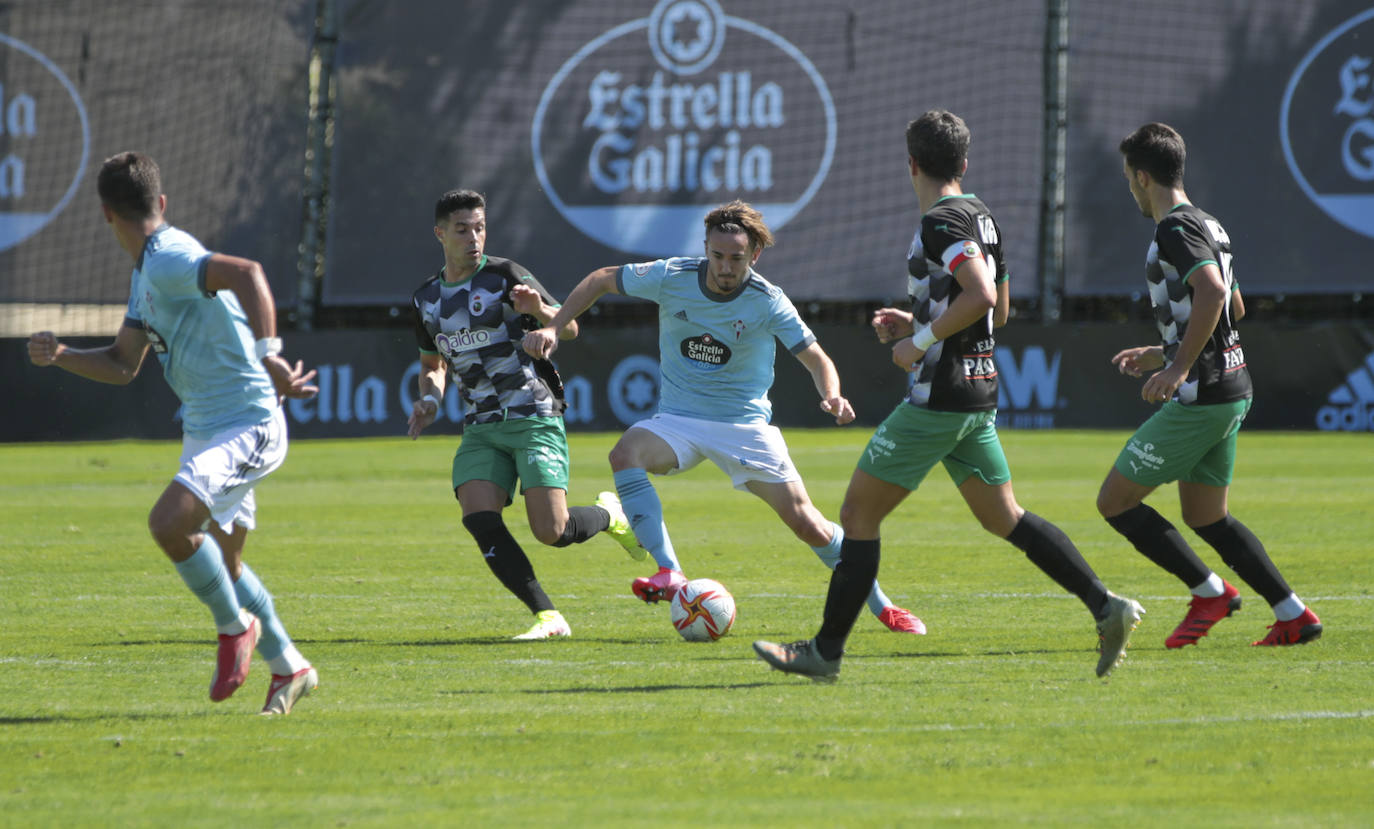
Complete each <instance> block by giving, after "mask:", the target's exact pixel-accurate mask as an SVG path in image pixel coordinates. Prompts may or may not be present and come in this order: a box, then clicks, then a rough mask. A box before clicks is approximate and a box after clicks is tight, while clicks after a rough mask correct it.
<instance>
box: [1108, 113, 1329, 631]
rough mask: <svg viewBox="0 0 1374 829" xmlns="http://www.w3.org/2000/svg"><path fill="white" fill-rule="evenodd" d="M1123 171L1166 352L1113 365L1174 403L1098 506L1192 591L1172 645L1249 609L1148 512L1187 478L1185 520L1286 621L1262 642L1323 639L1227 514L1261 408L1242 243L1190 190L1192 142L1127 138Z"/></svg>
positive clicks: (1149, 135) (1162, 135)
mask: <svg viewBox="0 0 1374 829" xmlns="http://www.w3.org/2000/svg"><path fill="white" fill-rule="evenodd" d="M1120 150H1121V155H1122V170H1123V172H1124V173H1125V175H1126V182H1127V185H1128V186H1129V187H1130V190H1131V196H1132V197H1134V198H1135V202H1136V205H1137V206H1138V207H1139V208H1140V211H1141V213H1143V214H1145V215H1146V216H1148V217H1149V218H1151V219H1153V220H1154V222H1155V234H1154V239H1153V240H1152V241H1151V243H1150V248H1149V252H1148V254H1147V256H1146V262H1145V279H1146V282H1147V283H1148V285H1149V288H1150V303H1151V304H1152V305H1153V306H1154V309H1155V323H1156V325H1157V326H1158V328H1159V336H1160V339H1161V340H1162V345H1147V346H1137V347H1135V348H1128V349H1125V350H1123V351H1120V352H1118V353H1117V354H1116V355H1115V356H1113V357H1112V364H1113V365H1115V366H1116V367H1117V369H1118V370H1119V371H1121V373H1123V374H1128V375H1130V376H1132V377H1140V376H1142V375H1146V374H1148V375H1149V376H1148V377H1147V378H1146V380H1145V384H1144V385H1143V386H1142V387H1141V391H1140V396H1141V397H1142V398H1143V399H1144V400H1145V401H1146V402H1149V403H1163V404H1164V405H1163V406H1162V407H1161V408H1160V410H1159V411H1158V412H1156V413H1155V414H1154V415H1152V416H1151V417H1150V418H1149V419H1148V420H1146V421H1145V423H1144V424H1143V425H1142V426H1141V427H1140V428H1139V429H1137V430H1136V433H1135V434H1134V435H1132V436H1131V438H1130V440H1128V441H1127V442H1126V447H1125V448H1124V449H1123V450H1122V451H1121V454H1120V455H1119V456H1118V457H1117V459H1116V464H1115V466H1114V467H1113V468H1112V470H1111V471H1110V472H1108V473H1107V480H1105V481H1104V482H1103V483H1102V489H1101V490H1100V491H1099V492H1098V495H1097V509H1098V511H1099V512H1101V513H1102V517H1103V518H1106V519H1107V523H1108V524H1111V525H1112V527H1113V528H1114V529H1115V530H1116V531H1117V532H1119V533H1121V534H1122V535H1123V536H1125V537H1126V539H1127V540H1128V541H1130V542H1131V544H1133V545H1134V546H1135V548H1136V549H1137V550H1139V551H1140V552H1141V553H1143V554H1144V555H1145V556H1146V557H1147V558H1149V559H1150V560H1151V561H1153V562H1154V563H1155V564H1158V565H1159V566H1160V567H1163V568H1164V569H1165V570H1167V571H1169V572H1170V573H1172V574H1173V575H1174V576H1176V577H1177V578H1178V579H1179V580H1180V581H1182V582H1183V583H1184V584H1185V585H1187V586H1188V588H1189V590H1191V591H1192V594H1193V598H1192V601H1191V602H1190V603H1189V605H1188V612H1187V614H1186V615H1185V616H1184V618H1183V621H1182V622H1181V623H1180V624H1179V626H1178V627H1177V628H1176V629H1175V630H1174V632H1173V633H1172V634H1170V635H1169V638H1167V639H1165V640H1164V644H1165V646H1166V647H1169V648H1181V647H1183V646H1184V645H1192V644H1195V643H1196V642H1197V640H1198V639H1201V638H1202V637H1203V636H1206V635H1207V632H1208V631H1209V630H1211V628H1212V626H1213V625H1215V624H1216V623H1217V622H1219V621H1221V620H1222V619H1224V618H1226V617H1227V616H1230V615H1231V614H1232V613H1233V612H1235V611H1236V610H1238V609H1239V608H1240V602H1241V599H1240V592H1239V591H1238V590H1236V588H1234V587H1232V586H1231V585H1230V584H1228V583H1227V582H1225V581H1224V580H1222V578H1221V577H1220V576H1218V575H1217V574H1216V573H1214V572H1213V571H1212V570H1211V568H1209V567H1208V566H1207V565H1206V564H1203V563H1202V561H1201V559H1199V558H1198V557H1197V554H1196V553H1194V552H1193V550H1192V548H1190V547H1189V546H1188V543H1187V542H1186V541H1184V540H1183V536H1182V535H1180V534H1179V532H1178V530H1177V529H1175V528H1174V526H1173V525H1172V524H1170V523H1169V522H1168V521H1167V520H1165V519H1164V517H1163V516H1161V515H1160V514H1159V513H1157V512H1155V511H1154V510H1153V509H1152V508H1150V507H1149V506H1147V505H1146V504H1145V503H1144V500H1145V498H1146V497H1147V496H1148V495H1149V494H1150V493H1151V492H1153V491H1154V490H1155V488H1156V487H1158V486H1160V485H1161V484H1166V483H1169V482H1170V481H1178V499H1179V504H1180V506H1181V507H1182V512H1183V521H1184V523H1186V524H1187V525H1188V526H1189V527H1191V528H1192V529H1193V532H1195V533H1197V534H1198V535H1199V536H1201V537H1202V540H1203V541H1206V542H1207V543H1208V544H1210V545H1211V546H1212V547H1213V548H1215V549H1216V551H1217V552H1218V553H1219V554H1220V555H1221V560H1222V561H1224V562H1226V564H1227V565H1228V566H1229V567H1230V568H1231V569H1232V570H1234V571H1235V572H1236V574H1237V575H1238V576H1240V577H1241V579H1242V580H1244V581H1245V583H1246V584H1248V585H1250V587H1252V588H1253V589H1254V590H1255V592H1256V593H1259V594H1260V595H1261V596H1263V597H1264V600H1265V601H1267V602H1268V603H1269V605H1270V607H1272V608H1273V611H1274V617H1275V622H1274V624H1272V625H1270V626H1269V633H1268V634H1267V635H1266V636H1264V637H1263V638H1262V639H1260V640H1258V641H1256V642H1253V643H1252V644H1255V645H1300V644H1303V643H1305V642H1310V641H1312V640H1313V639H1316V638H1317V637H1319V636H1321V634H1322V625H1321V621H1320V620H1319V619H1318V618H1317V615H1316V614H1315V613H1313V612H1312V610H1311V608H1308V607H1307V606H1306V605H1304V604H1303V603H1302V601H1301V600H1300V599H1299V598H1298V597H1297V595H1296V594H1295V593H1293V591H1292V590H1291V589H1290V588H1289V586H1288V583H1287V582H1286V581H1284V578H1283V576H1282V575H1281V574H1280V573H1279V570H1278V567H1276V566H1275V565H1274V562H1273V561H1271V560H1270V558H1269V555H1268V554H1267V553H1266V552H1265V551H1264V545H1263V544H1261V543H1260V541H1259V539H1258V538H1256V537H1255V535H1254V533H1252V532H1250V530H1249V529H1247V528H1246V526H1245V525H1244V524H1242V523H1240V522H1239V521H1237V520H1236V519H1235V518H1234V517H1233V516H1232V515H1231V514H1230V511H1229V508H1228V506H1227V494H1228V491H1229V489H1230V484H1231V474H1232V469H1233V468H1234V466H1235V457H1236V434H1237V433H1238V432H1239V431H1240V424H1241V421H1243V420H1244V419H1245V415H1246V414H1247V413H1248V412H1249V411H1250V403H1251V385H1250V373H1249V370H1248V369H1247V368H1246V364H1245V354H1244V352H1243V351H1242V350H1241V346H1240V334H1239V332H1237V330H1236V322H1237V321H1239V319H1240V318H1241V316H1242V315H1243V314H1244V305H1243V304H1242V300H1241V295H1240V289H1239V288H1238V287H1237V286H1236V282H1235V277H1234V276H1233V275H1232V272H1231V239H1230V237H1229V236H1228V235H1227V234H1226V231H1225V230H1224V229H1223V228H1222V226H1221V223H1220V222H1218V221H1217V220H1216V219H1215V218H1213V217H1212V216H1210V215H1208V214H1207V213H1205V212H1203V211H1202V210H1200V209H1198V208H1197V207H1196V206H1194V205H1193V204H1192V203H1191V202H1189V200H1188V194H1187V193H1185V192H1184V191H1183V167H1184V160H1185V157H1186V148H1185V147H1184V143H1183V136H1181V135H1179V134H1178V132H1177V131H1176V130H1175V129H1173V128H1172V127H1170V126H1168V125H1166V124H1159V123H1151V124H1146V125H1144V126H1142V127H1140V128H1139V129H1137V130H1136V131H1135V132H1133V133H1131V134H1130V135H1128V136H1126V138H1125V139H1123V140H1122V142H1121V146H1120Z"/></svg>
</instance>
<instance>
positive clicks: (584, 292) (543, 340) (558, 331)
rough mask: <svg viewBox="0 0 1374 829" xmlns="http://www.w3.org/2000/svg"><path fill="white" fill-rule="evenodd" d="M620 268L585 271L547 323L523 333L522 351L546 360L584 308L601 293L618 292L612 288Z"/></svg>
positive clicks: (590, 304)
mask: <svg viewBox="0 0 1374 829" xmlns="http://www.w3.org/2000/svg"><path fill="white" fill-rule="evenodd" d="M619 272H620V268H619V267H617V266H608V267H605V268H598V269H597V270H594V271H592V272H591V273H589V274H587V275H586V277H584V278H583V279H582V281H581V282H579V283H577V287H576V288H573V289H572V293H570V294H568V298H567V299H565V300H563V307H562V308H559V309H558V313H556V314H554V315H553V318H552V319H550V320H549V322H548V324H547V325H545V326H544V327H543V328H538V329H535V330H534V331H531V332H529V333H528V334H526V335H525V339H524V340H523V341H522V342H521V346H522V347H523V348H524V349H525V353H526V354H528V355H530V356H531V357H534V358H535V359H537V360H547V359H548V358H549V356H550V355H552V354H553V351H554V349H555V348H557V347H558V340H559V339H560V338H561V337H562V335H563V329H565V328H566V327H567V326H568V325H569V324H570V323H571V322H572V321H573V320H575V319H577V318H578V316H580V315H581V314H582V312H583V311H585V310H587V309H588V308H590V307H592V306H593V305H595V304H596V301H597V300H598V299H600V298H601V297H603V296H605V295H606V294H615V293H619V291H617V290H616V289H615V278H616V274H618V273H619Z"/></svg>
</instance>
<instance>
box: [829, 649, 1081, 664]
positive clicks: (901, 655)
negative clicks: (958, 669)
mask: <svg viewBox="0 0 1374 829" xmlns="http://www.w3.org/2000/svg"><path fill="white" fill-rule="evenodd" d="M1088 650H1089V649H1088V648H1017V649H1016V650H1010V649H1005V650H991V651H982V652H979V651H892V652H890V653H863V654H854V655H852V656H851V655H848V654H846V655H845V660H846V661H847V660H850V659H855V660H858V659H865V658H867V659H958V658H959V657H965V658H974V657H983V656H996V657H1003V656H1027V655H1033V654H1040V655H1050V654H1066V653H1085V652H1088Z"/></svg>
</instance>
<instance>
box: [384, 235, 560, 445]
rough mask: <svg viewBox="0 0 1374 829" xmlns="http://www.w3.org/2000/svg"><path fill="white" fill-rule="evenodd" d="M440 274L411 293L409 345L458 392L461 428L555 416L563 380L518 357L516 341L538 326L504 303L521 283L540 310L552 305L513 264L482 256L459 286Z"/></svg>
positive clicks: (543, 364) (542, 364) (547, 365)
mask: <svg viewBox="0 0 1374 829" xmlns="http://www.w3.org/2000/svg"><path fill="white" fill-rule="evenodd" d="M444 276H445V272H444V269H443V268H440V269H439V272H438V273H436V274H435V275H434V276H432V277H430V278H429V279H428V280H427V281H426V282H425V283H424V284H423V285H421V286H420V287H419V289H418V290H416V291H415V294H414V296H412V297H411V303H412V304H413V306H414V308H415V341H416V344H417V345H418V346H419V347H420V351H421V352H422V353H424V354H439V355H441V356H442V357H443V358H444V361H445V362H446V363H447V364H448V373H449V376H450V377H452V378H453V380H454V382H455V383H456V384H457V386H458V395H459V397H460V398H461V399H462V401H463V411H464V417H463V420H464V422H466V423H491V422H495V421H499V420H515V419H518V418H524V417H536V416H538V417H547V416H558V415H561V414H562V413H563V409H564V404H563V381H562V380H561V379H560V378H559V376H558V371H557V370H556V369H554V367H553V363H551V362H549V361H548V360H536V359H534V358H533V357H531V356H529V355H528V354H526V353H525V351H524V349H522V348H521V347H520V341H521V340H522V339H523V338H524V336H525V332H526V331H533V330H534V329H536V328H538V327H539V325H540V323H539V321H538V320H536V319H535V318H534V317H532V316H530V315H528V314H521V313H519V312H517V311H516V310H515V307H514V306H513V305H512V304H511V298H510V290H511V288H512V287H514V286H516V285H528V286H529V287H531V288H533V289H534V290H536V291H538V292H539V296H540V297H541V298H542V299H543V300H544V302H545V304H547V305H553V306H555V307H557V305H558V301H557V300H555V299H554V298H553V297H552V296H550V295H549V292H548V291H547V290H545V289H544V286H543V285H541V284H539V281H538V280H537V279H535V278H534V277H533V276H531V275H530V272H529V271H528V270H526V269H525V268H524V267H522V266H521V265H519V264H517V263H515V262H512V261H511V260H509V259H501V258H499V257H496V256H483V257H482V262H481V263H480V264H479V265H478V267H477V272H476V273H474V274H473V275H472V276H470V277H468V278H467V279H465V280H463V281H462V282H446V281H444Z"/></svg>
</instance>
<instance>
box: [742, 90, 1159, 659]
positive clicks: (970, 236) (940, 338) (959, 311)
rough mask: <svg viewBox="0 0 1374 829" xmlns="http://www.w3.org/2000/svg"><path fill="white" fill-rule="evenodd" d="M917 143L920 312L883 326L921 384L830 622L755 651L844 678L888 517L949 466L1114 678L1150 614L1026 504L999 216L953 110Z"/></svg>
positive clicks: (848, 508)
mask: <svg viewBox="0 0 1374 829" xmlns="http://www.w3.org/2000/svg"><path fill="white" fill-rule="evenodd" d="M906 142H907V155H908V166H909V172H910V175H911V183H912V186H913V187H914V188H915V190H916V197H917V200H918V201H919V202H920V206H921V212H922V216H921V226H920V229H919V230H918V231H917V232H916V237H915V238H914V239H913V240H912V243H911V250H910V251H909V252H908V254H907V257H908V259H907V269H908V272H909V274H910V278H909V280H908V284H909V290H910V294H911V305H912V309H913V312H914V313H907V312H905V311H901V310H898V309H896V308H883V309H881V310H879V311H878V312H877V313H876V314H875V315H874V319H873V327H874V328H875V330H876V331H877V333H878V338H879V339H880V340H882V341H883V342H888V341H890V340H893V339H896V340H897V344H896V345H895V346H893V348H892V359H893V362H895V363H896V364H897V365H898V367H900V368H901V369H903V370H904V371H908V372H915V374H916V376H915V378H914V380H915V381H914V383H913V384H912V385H911V390H910V391H909V392H908V393H907V397H906V400H904V401H903V402H902V403H899V404H898V405H897V408H896V409H895V410H893V412H892V414H890V415H888V417H887V419H886V420H885V421H883V423H882V425H880V426H879V427H878V430H877V432H876V433H874V435H873V438H872V439H871V440H870V441H869V442H868V446H867V447H866V448H865V450H864V452H863V454H862V455H861V456H860V458H859V464H858V468H857V469H855V470H854V476H853V478H852V479H851V480H850V482H849V490H848V492H846V493H845V498H844V506H843V507H841V508H840V520H841V522H842V523H843V524H844V533H845V538H844V547H843V549H842V550H841V552H840V565H839V567H837V568H836V569H835V574H834V575H833V576H832V577H831V579H830V590H829V594H828V595H827V597H826V602H825V613H824V621H823V622H822V623H821V628H820V631H819V632H818V633H817V634H816V636H815V638H814V639H804V640H802V641H800V642H794V643H792V644H788V645H778V644H774V643H772V642H755V643H754V650H755V651H756V652H757V653H758V655H759V656H760V657H761V658H762V659H763V660H764V661H766V662H768V663H769V664H770V665H772V666H773V667H774V668H777V669H779V670H783V671H788V672H791V673H798V674H804V675H807V676H811V677H813V678H816V679H824V680H831V679H834V678H835V677H836V676H837V675H838V674H839V672H840V657H841V654H843V652H844V643H845V640H846V639H847V638H848V637H849V632H850V629H851V628H852V627H853V624H854V618H855V616H857V615H858V612H859V605H860V603H861V602H862V600H863V590H864V586H865V585H867V584H868V583H869V582H871V581H872V580H873V579H874V577H875V576H876V575H877V573H878V560H879V528H880V526H881V524H882V521H883V519H884V518H886V517H887V516H888V515H889V514H890V513H891V512H892V511H893V510H894V509H896V508H897V505H898V504H900V503H901V502H902V501H903V500H905V498H906V497H907V495H909V494H911V493H912V492H913V491H914V490H915V489H916V488H917V487H919V486H920V485H921V481H922V480H924V479H925V476H926V474H927V473H928V472H929V471H930V470H931V469H932V468H933V467H934V466H935V464H937V463H941V464H943V465H944V467H945V471H946V472H947V473H949V476H950V478H951V480H953V481H954V484H955V486H957V487H958V489H959V494H960V495H962V496H963V497H964V501H965V502H966V503H967V504H968V506H969V509H970V510H972V512H973V515H974V516H975V517H976V518H977V519H978V522H979V523H980V524H982V526H983V529H985V530H987V531H988V532H990V533H992V534H993V535H996V536H997V537H999V538H1005V539H1006V540H1007V541H1009V542H1011V543H1012V544H1013V545H1015V546H1016V547H1018V548H1019V549H1020V550H1022V551H1023V552H1024V553H1025V554H1026V557H1027V558H1029V559H1030V560H1031V562H1032V563H1034V564H1035V565H1036V566H1037V567H1039V568H1040V569H1041V570H1043V571H1044V572H1045V574H1046V575H1048V576H1049V577H1050V578H1052V579H1054V580H1055V581H1056V582H1058V583H1059V584H1060V585H1061V586H1062V587H1063V588H1064V589H1066V590H1068V591H1069V592H1071V593H1073V594H1074V595H1075V596H1077V597H1078V598H1079V599H1080V600H1081V601H1082V602H1083V604H1084V605H1086V606H1087V608H1088V610H1089V611H1090V612H1091V613H1092V615H1093V617H1094V619H1095V620H1096V622H1097V630H1098V635H1099V637H1100V655H1099V658H1098V661H1097V675H1098V676H1106V675H1107V674H1108V673H1109V672H1110V671H1111V670H1112V669H1113V668H1114V667H1116V665H1117V664H1118V663H1119V662H1120V661H1121V659H1122V657H1123V656H1124V655H1125V648H1126V642H1127V639H1128V638H1129V637H1130V633H1131V630H1132V629H1134V627H1135V626H1136V625H1137V624H1138V623H1139V621H1140V614H1141V613H1143V612H1144V611H1143V610H1142V609H1141V607H1140V605H1139V604H1137V603H1136V602H1134V601H1132V600H1130V599H1124V598H1121V597H1120V596H1117V595H1115V594H1113V593H1109V592H1108V591H1107V589H1106V588H1105V587H1103V586H1102V582H1101V580H1099V579H1098V577H1097V574H1096V573H1094V572H1093V570H1092V568H1091V567H1089V566H1088V564H1087V562H1085V561H1084V560H1083V557H1082V556H1081V555H1079V552H1078V550H1077V549H1076V548H1075V547H1074V545H1073V542H1071V541H1070V540H1069V538H1068V536H1066V535H1064V533H1063V532H1062V531H1061V530H1060V529H1059V528H1058V527H1056V526H1055V525H1053V524H1051V523H1050V522H1048V521H1046V520H1045V519H1043V518H1041V517H1039V516H1038V515H1035V514H1034V513H1031V512H1028V511H1026V510H1024V509H1022V508H1021V506H1020V505H1019V504H1017V502H1016V496H1015V495H1014V494H1013V493H1012V487H1011V472H1010V471H1009V470H1008V468H1007V461H1006V457H1005V456H1004V455H1003V453H1002V444H1001V441H1000V440H999V439H998V437H997V428H996V425H995V421H996V417H997V411H996V406H997V368H996V365H995V364H994V361H993V347H994V345H995V340H994V338H993V333H992V329H993V327H994V325H1002V324H1003V323H1005V322H1006V319H1007V314H1008V311H1009V304H1010V289H1009V284H1008V274H1007V271H1006V265H1005V262H1004V260H1003V257H1002V244H1001V235H1002V234H1001V231H1000V230H999V229H998V225H997V222H996V220H994V219H993V217H992V214H991V213H990V212H989V211H988V208H987V207H986V206H985V205H984V204H983V203H982V202H981V201H979V200H978V198H977V197H976V196H974V195H973V194H972V193H964V191H963V186H962V184H961V180H962V178H963V175H964V171H965V170H966V169H967V168H968V147H969V131H968V127H967V126H965V125H964V122H963V119H961V118H959V116H957V115H955V114H953V113H951V112H946V111H944V110H932V111H930V112H927V113H925V114H923V115H922V116H921V117H920V118H918V119H916V120H915V121H912V122H911V123H910V124H909V125H908V126H907V131H906Z"/></svg>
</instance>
